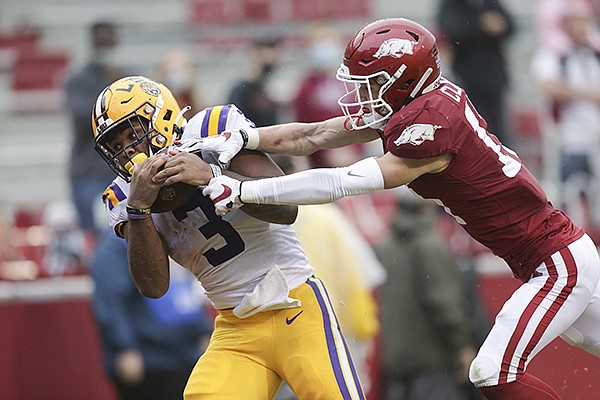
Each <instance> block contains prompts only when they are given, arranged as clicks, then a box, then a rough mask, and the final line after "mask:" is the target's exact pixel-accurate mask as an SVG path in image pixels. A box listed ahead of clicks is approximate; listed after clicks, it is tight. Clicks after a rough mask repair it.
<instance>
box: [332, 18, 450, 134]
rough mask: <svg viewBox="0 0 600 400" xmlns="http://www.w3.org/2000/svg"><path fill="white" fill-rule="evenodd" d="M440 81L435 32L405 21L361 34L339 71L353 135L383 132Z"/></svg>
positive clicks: (344, 107) (387, 23) (344, 108)
mask: <svg viewBox="0 0 600 400" xmlns="http://www.w3.org/2000/svg"><path fill="white" fill-rule="evenodd" d="M439 78H440V61H439V57H438V47H437V43H436V39H435V37H434V36H433V34H431V32H429V31H428V30H427V29H426V28H425V27H423V26H421V25H419V24H418V23H416V22H413V21H410V20H408V19H404V18H389V19H382V20H378V21H375V22H372V23H370V24H368V25H367V26H365V27H364V28H362V29H361V30H359V31H358V32H357V33H356V34H355V35H354V37H353V38H352V39H350V42H349V43H348V46H347V47H346V51H345V53H344V62H343V63H342V65H341V66H340V68H339V69H338V71H337V79H338V80H340V81H342V82H344V84H345V85H346V94H345V95H344V96H342V97H340V99H339V100H338V104H339V105H340V107H341V108H342V111H343V112H344V115H346V116H347V117H349V118H348V122H349V123H350V124H351V125H352V129H362V128H367V127H371V128H376V129H382V128H383V126H385V121H386V120H387V119H389V117H390V116H391V115H392V113H393V112H395V111H398V110H400V109H401V108H402V107H404V106H405V105H406V104H408V103H409V102H410V101H411V100H413V99H414V98H415V97H417V96H419V95H421V94H423V93H426V92H428V91H431V90H433V89H434V88H435V87H436V86H437V85H438V83H439ZM361 119H362V123H360V124H359V121H360V120H361ZM363 123H364V124H363Z"/></svg>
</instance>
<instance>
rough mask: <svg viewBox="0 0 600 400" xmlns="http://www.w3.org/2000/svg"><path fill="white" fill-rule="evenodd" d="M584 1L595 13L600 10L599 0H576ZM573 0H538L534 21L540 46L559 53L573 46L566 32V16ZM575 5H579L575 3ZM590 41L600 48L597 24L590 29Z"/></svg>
mask: <svg viewBox="0 0 600 400" xmlns="http://www.w3.org/2000/svg"><path fill="white" fill-rule="evenodd" d="M580 2H584V3H586V4H585V5H586V6H587V7H588V8H589V10H590V12H591V13H593V14H596V15H597V14H598V12H599V11H600V2H599V1H598V0H576V3H580ZM571 4H573V1H572V0H537V1H536V5H535V8H534V22H535V30H536V36H537V41H538V44H539V45H540V47H543V48H546V49H548V50H551V51H556V52H558V53H564V52H565V51H568V49H569V48H570V47H571V45H572V43H571V39H570V38H569V35H568V34H567V32H565V26H564V17H565V14H566V13H567V12H568V11H569V8H571ZM575 7H579V6H578V5H575ZM588 35H589V38H588V39H589V43H590V44H592V45H593V47H594V48H596V49H600V31H599V30H598V28H597V27H596V26H592V27H590V29H589V31H588Z"/></svg>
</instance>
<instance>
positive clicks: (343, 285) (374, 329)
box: [273, 155, 386, 395]
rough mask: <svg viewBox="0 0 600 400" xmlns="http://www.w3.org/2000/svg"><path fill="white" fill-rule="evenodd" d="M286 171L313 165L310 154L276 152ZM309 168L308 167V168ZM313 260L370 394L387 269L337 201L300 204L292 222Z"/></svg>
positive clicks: (277, 159)
mask: <svg viewBox="0 0 600 400" xmlns="http://www.w3.org/2000/svg"><path fill="white" fill-rule="evenodd" d="M273 159H274V161H275V162H276V163H277V164H278V165H279V166H280V168H281V169H282V170H283V172H285V173H286V174H290V173H293V172H297V171H299V170H302V169H306V168H308V165H304V164H306V163H305V161H306V159H305V158H298V157H290V156H286V155H274V156H273ZM305 167H306V168H305ZM292 227H293V228H294V230H295V231H296V235H297V237H298V240H299V241H300V244H301V246H302V248H303V249H304V251H305V252H306V255H307V256H308V261H309V262H310V265H312V266H313V267H314V269H315V271H316V274H317V275H318V276H319V277H320V278H321V279H322V280H323V282H325V284H326V285H327V291H328V294H329V298H330V299H331V302H332V304H333V306H334V308H335V313H336V315H337V317H338V319H339V322H340V325H341V327H342V330H343V332H344V336H345V337H346V343H347V345H348V348H349V349H350V353H351V354H352V358H353V360H354V366H355V367H356V370H357V372H358V374H359V378H360V381H361V383H362V385H363V389H364V390H365V393H366V394H367V395H368V394H369V390H370V389H371V386H372V384H371V374H370V372H372V371H369V366H368V364H367V359H368V358H369V356H370V355H372V353H373V350H374V339H375V337H376V335H377V334H378V333H379V328H380V323H379V314H378V306H377V302H376V300H375V297H374V291H375V290H377V288H378V287H379V286H380V285H381V284H382V283H383V282H384V281H385V277H386V272H385V270H384V268H383V266H382V265H381V263H380V262H379V260H378V259H377V257H376V256H375V253H374V251H373V249H372V247H371V246H370V245H369V243H368V242H367V241H366V240H365V239H364V238H363V237H362V236H361V234H360V233H359V232H358V230H357V229H356V227H354V225H353V224H352V222H351V221H350V220H349V219H348V218H347V217H346V215H345V214H344V213H343V212H342V211H341V210H340V209H339V208H338V207H337V206H336V205H335V204H320V205H312V206H299V207H298V217H297V218H296V222H294V224H293V225H292Z"/></svg>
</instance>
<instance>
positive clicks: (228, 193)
mask: <svg viewBox="0 0 600 400" xmlns="http://www.w3.org/2000/svg"><path fill="white" fill-rule="evenodd" d="M221 186H223V193H221V194H220V195H219V197H216V198H215V199H214V200H213V203H214V204H217V203H218V202H220V201H221V200H223V199H226V198H228V197H229V196H231V188H230V187H229V186H225V185H223V184H221Z"/></svg>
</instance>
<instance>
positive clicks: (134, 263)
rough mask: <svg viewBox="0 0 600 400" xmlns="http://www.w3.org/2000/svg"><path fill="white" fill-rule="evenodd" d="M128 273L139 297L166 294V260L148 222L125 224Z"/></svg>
mask: <svg viewBox="0 0 600 400" xmlns="http://www.w3.org/2000/svg"><path fill="white" fill-rule="evenodd" d="M126 237H127V245H128V251H127V254H128V261H129V273H130V274H131V277H132V279H133V281H134V282H135V285H136V286H137V288H138V290H139V291H140V293H141V294H142V295H144V296H146V297H150V298H159V297H161V296H163V295H164V294H165V293H166V292H167V290H169V258H168V255H167V252H166V249H165V246H164V244H163V242H162V240H161V238H160V236H159V234H158V232H157V231H156V228H155V227H154V222H153V221H152V219H151V218H147V219H141V220H130V221H129V222H128V223H127V233H126Z"/></svg>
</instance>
